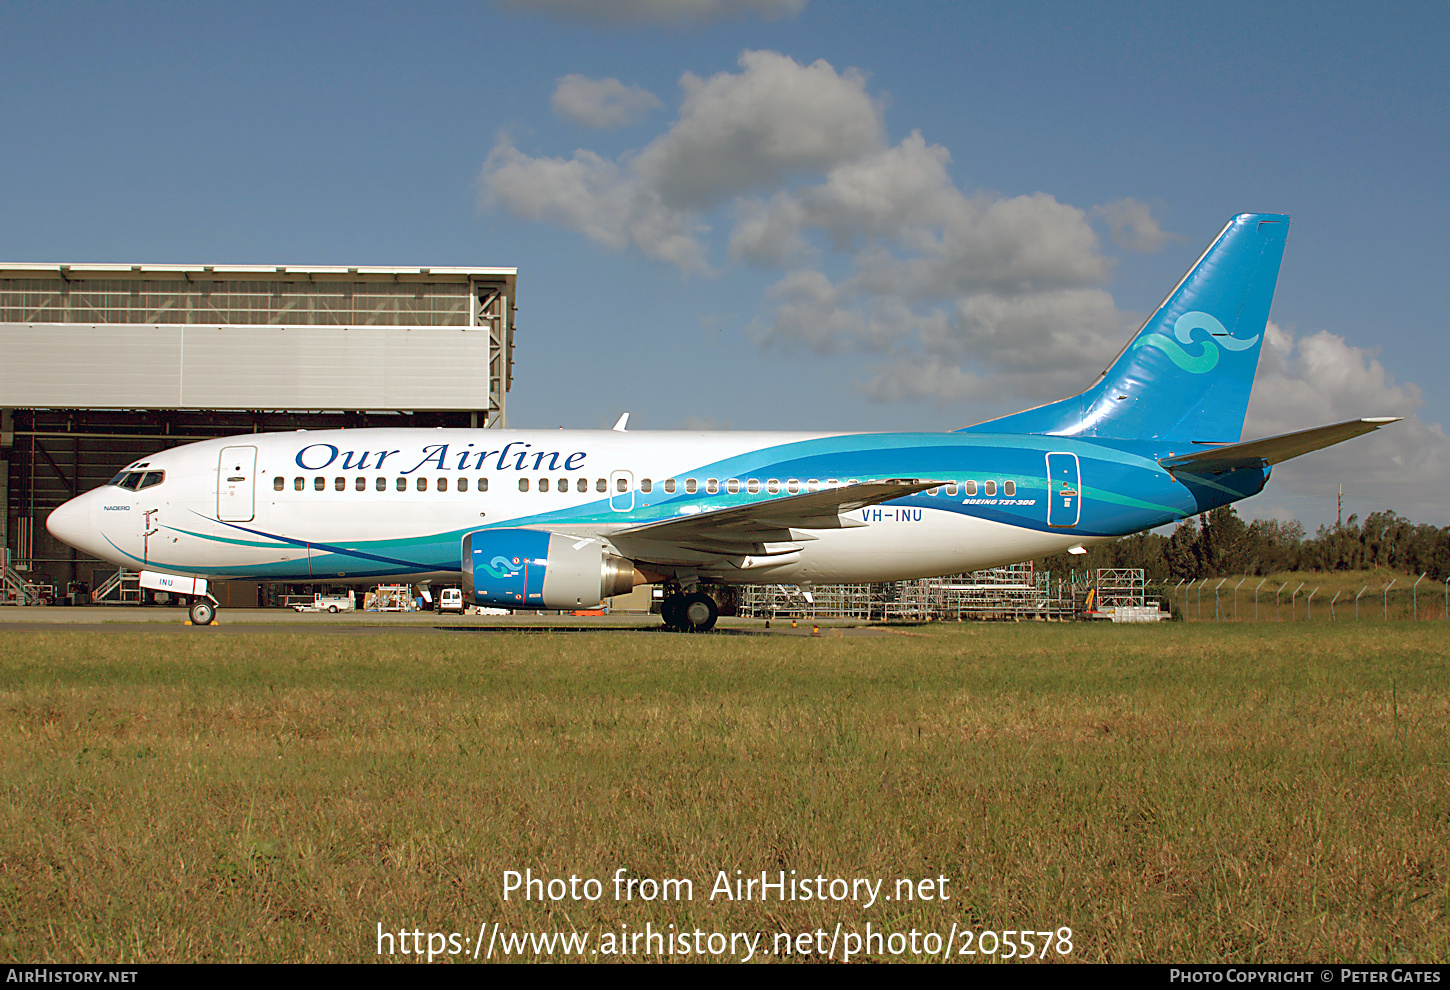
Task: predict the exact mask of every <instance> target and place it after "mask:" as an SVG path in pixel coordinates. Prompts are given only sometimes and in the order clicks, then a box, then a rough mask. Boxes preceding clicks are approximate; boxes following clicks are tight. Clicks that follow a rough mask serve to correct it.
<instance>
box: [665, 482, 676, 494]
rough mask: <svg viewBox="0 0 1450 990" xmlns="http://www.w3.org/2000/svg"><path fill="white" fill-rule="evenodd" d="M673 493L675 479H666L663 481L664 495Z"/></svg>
mask: <svg viewBox="0 0 1450 990" xmlns="http://www.w3.org/2000/svg"><path fill="white" fill-rule="evenodd" d="M674 493H675V479H674V478H666V479H665V494H666V495H673V494H674Z"/></svg>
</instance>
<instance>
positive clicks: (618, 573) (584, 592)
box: [462, 529, 646, 609]
mask: <svg viewBox="0 0 1450 990" xmlns="http://www.w3.org/2000/svg"><path fill="white" fill-rule="evenodd" d="M462 564H463V598H464V601H467V602H471V603H473V604H475V605H494V606H503V607H505V608H559V609H569V608H593V607H594V606H596V605H598V604H599V603H600V602H601V601H603V600H604V599H605V598H612V597H613V596H615V595H622V594H626V593H628V592H629V591H630V590H632V589H633V588H634V586H635V585H637V584H644V583H646V578H645V577H644V575H642V574H640V573H639V571H637V570H636V569H635V567H634V564H633V563H631V562H630V561H628V560H625V559H624V558H623V557H619V556H616V555H615V554H612V553H610V552H609V551H608V550H606V549H605V548H604V546H603V545H602V544H600V542H599V541H598V540H596V539H591V538H588V537H584V538H579V537H573V536H560V535H559V534H557V533H547V532H544V531H543V530H538V529H483V530H478V531H477V532H473V533H469V534H468V535H467V536H465V537H464V538H463V557H462Z"/></svg>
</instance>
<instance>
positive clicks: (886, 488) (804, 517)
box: [611, 478, 947, 549]
mask: <svg viewBox="0 0 1450 990" xmlns="http://www.w3.org/2000/svg"><path fill="white" fill-rule="evenodd" d="M945 484H947V482H945V481H922V480H921V479H919V478H891V479H889V480H886V481H863V482H858V483H857V484H854V485H844V486H842V487H840V488H828V489H826V490H825V491H819V492H804V493H802V494H800V495H787V496H785V497H783V498H772V499H769V500H767V501H762V502H758V503H755V504H753V505H736V506H731V507H730V508H728V509H715V510H714V511H710V512H699V513H696V514H694V515H688V516H674V517H672V518H670V519H661V520H659V521H658V522H652V523H645V524H644V525H642V526H631V527H629V528H628V529H623V530H618V531H616V532H614V533H612V534H611V539H614V540H616V541H617V540H620V539H629V540H634V539H639V540H650V541H664V542H670V543H677V544H681V545H684V546H696V547H701V548H702V549H703V548H704V547H705V546H717V547H718V546H721V545H726V546H729V545H735V546H739V545H741V544H754V543H759V542H763V541H769V540H776V539H790V535H789V531H790V530H792V529H845V528H849V527H852V526H862V525H865V524H864V523H862V522H860V521H858V520H849V519H844V518H842V513H845V512H850V511H852V510H854V509H861V508H865V507H866V506H868V505H879V504H880V503H882V502H889V501H891V500H892V499H894V498H903V497H904V496H907V495H915V494H916V493H917V492H924V491H926V490H927V489H929V488H936V487H938V486H940V485H945ZM722 549H723V547H722Z"/></svg>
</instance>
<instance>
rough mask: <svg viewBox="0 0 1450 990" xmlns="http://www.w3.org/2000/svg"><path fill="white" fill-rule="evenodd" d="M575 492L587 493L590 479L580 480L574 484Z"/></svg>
mask: <svg viewBox="0 0 1450 990" xmlns="http://www.w3.org/2000/svg"><path fill="white" fill-rule="evenodd" d="M574 490H575V491H576V492H587V491H588V490H589V479H588V478H580V479H579V480H578V481H576V482H574Z"/></svg>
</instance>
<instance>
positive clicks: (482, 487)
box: [478, 478, 488, 492]
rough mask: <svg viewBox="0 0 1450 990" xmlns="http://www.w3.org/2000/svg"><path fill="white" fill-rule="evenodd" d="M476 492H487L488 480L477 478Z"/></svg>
mask: <svg viewBox="0 0 1450 990" xmlns="http://www.w3.org/2000/svg"><path fill="white" fill-rule="evenodd" d="M478 490H479V491H481V492H486V491H488V479H487V478H479V479H478Z"/></svg>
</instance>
